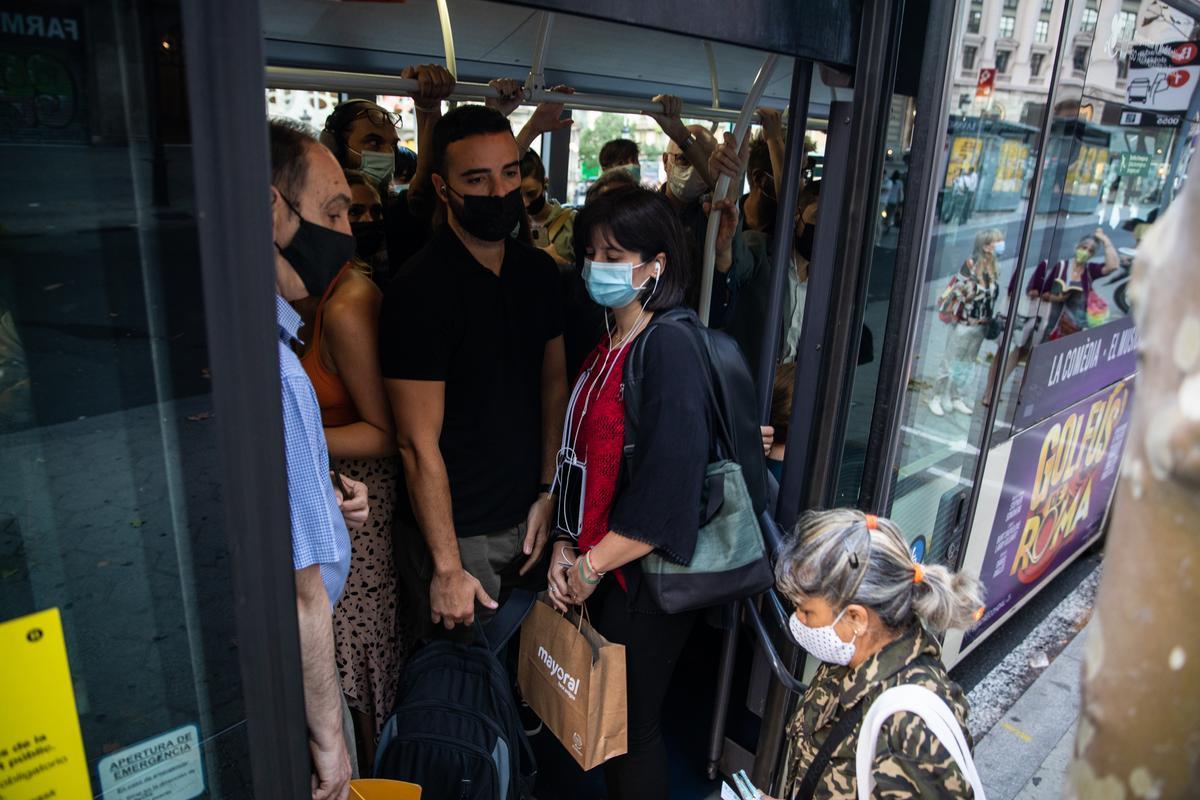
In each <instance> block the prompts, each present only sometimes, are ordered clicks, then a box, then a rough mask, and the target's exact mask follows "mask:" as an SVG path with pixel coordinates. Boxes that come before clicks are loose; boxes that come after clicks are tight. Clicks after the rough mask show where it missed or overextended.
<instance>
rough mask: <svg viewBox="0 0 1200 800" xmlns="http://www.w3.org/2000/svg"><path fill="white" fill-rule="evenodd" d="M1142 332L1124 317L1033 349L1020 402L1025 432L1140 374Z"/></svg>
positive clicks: (1019, 426)
mask: <svg viewBox="0 0 1200 800" xmlns="http://www.w3.org/2000/svg"><path fill="white" fill-rule="evenodd" d="M1137 345H1138V338H1137V331H1136V330H1135V329H1134V327H1133V319H1132V318H1130V317H1122V318H1121V319H1118V320H1114V321H1112V322H1110V323H1108V324H1106V325H1101V326H1100V327H1098V328H1089V329H1087V330H1082V331H1080V332H1079V333H1075V334H1072V335H1070V336H1066V337H1063V338H1062V339H1056V340H1055V341H1052V342H1045V343H1044V344H1039V345H1038V346H1037V347H1035V348H1033V352H1032V353H1031V354H1030V356H1029V367H1028V369H1026V371H1025V379H1024V380H1023V381H1022V383H1021V393H1020V396H1019V397H1018V398H1017V418H1016V428H1017V429H1018V430H1021V429H1023V428H1027V427H1029V426H1030V425H1033V424H1034V423H1037V422H1039V421H1041V420H1043V419H1045V418H1046V417H1048V416H1050V415H1051V414H1054V413H1056V412H1058V411H1059V410H1061V409H1064V408H1066V407H1067V406H1069V405H1071V404H1072V403H1076V402H1079V401H1080V400H1082V399H1083V398H1085V397H1088V396H1089V395H1091V394H1093V393H1094V392H1098V391H1100V390H1101V389H1103V388H1104V387H1105V386H1110V385H1112V384H1113V383H1115V382H1116V381H1119V380H1121V379H1122V378H1127V377H1129V376H1130V375H1132V374H1133V373H1134V372H1136V371H1137Z"/></svg>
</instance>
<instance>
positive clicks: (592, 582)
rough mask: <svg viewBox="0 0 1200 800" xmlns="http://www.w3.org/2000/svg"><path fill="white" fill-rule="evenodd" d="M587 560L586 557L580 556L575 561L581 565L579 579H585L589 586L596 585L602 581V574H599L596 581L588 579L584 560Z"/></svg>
mask: <svg viewBox="0 0 1200 800" xmlns="http://www.w3.org/2000/svg"><path fill="white" fill-rule="evenodd" d="M586 560H587V559H586V558H580V559H577V560H576V561H575V563H576V564H578V565H579V580H581V581H583V582H584V583H586V584H587V585H588V586H595V585H596V584H598V583H599V582H600V576H597V577H596V580H594V581H590V580H588V576H587V573H586V572H584V571H583V562H584V561H586Z"/></svg>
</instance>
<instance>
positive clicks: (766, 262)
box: [725, 194, 817, 375]
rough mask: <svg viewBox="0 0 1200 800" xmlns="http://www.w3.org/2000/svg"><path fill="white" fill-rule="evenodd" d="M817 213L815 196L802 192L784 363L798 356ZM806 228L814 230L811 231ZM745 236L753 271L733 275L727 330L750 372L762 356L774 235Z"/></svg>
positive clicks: (783, 335)
mask: <svg viewBox="0 0 1200 800" xmlns="http://www.w3.org/2000/svg"><path fill="white" fill-rule="evenodd" d="M816 217H817V203H816V198H815V197H813V196H812V195H810V194H802V195H801V196H800V200H799V205H798V206H797V208H796V216H795V218H794V219H795V223H794V225H793V226H792V231H791V240H792V248H791V257H790V259H789V261H788V266H787V291H786V294H785V295H784V307H783V324H782V326H781V328H780V331H779V360H780V361H782V362H791V361H794V360H795V359H796V353H797V349H798V347H799V344H800V325H801V323H802V322H803V320H804V303H805V300H806V298H807V296H808V268H809V263H810V260H811V258H812V249H811V248H812V241H813V240H812V236H811V233H810V232H811V229H812V227H813V225H814V224H815V223H816ZM806 233H809V235H808V236H806V235H805V234H806ZM742 239H743V241H744V242H745V245H746V248H747V249H748V251H749V252H750V254H751V258H750V259H749V260H748V262H747V263H749V264H750V265H751V269H750V270H749V271H748V273H742V274H739V275H733V276H731V278H730V279H731V280H732V281H733V282H734V284H735V291H736V293H737V298H738V301H737V304H736V305H735V306H734V308H733V311H732V313H731V314H730V315H729V322H728V323H726V325H725V330H726V332H727V333H728V334H729V335H730V336H732V337H733V338H734V340H735V341H736V342H737V343H738V346H739V347H741V348H742V354H743V355H745V356H746V363H748V364H749V365H750V369H751V373H750V374H752V375H754V374H757V370H758V365H759V363H760V362H761V361H762V347H763V326H764V325H765V321H766V318H767V314H768V312H769V311H770V302H771V269H770V263H771V261H770V259H771V245H772V239H771V237H770V236H768V234H766V233H763V232H760V231H748V232H746V233H745V234H743V235H742Z"/></svg>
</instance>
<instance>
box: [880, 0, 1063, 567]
mask: <svg viewBox="0 0 1200 800" xmlns="http://www.w3.org/2000/svg"><path fill="white" fill-rule="evenodd" d="M1064 6H1065V3H1064V2H1062V0H1059V1H1058V2H1055V3H1054V4H1053V10H1052V12H1051V14H1050V20H1051V23H1052V26H1051V27H1052V30H1053V31H1054V33H1055V34H1057V31H1058V27H1057V26H1059V25H1061V24H1062V13H1063V12H1062V9H1063V7H1064ZM1001 13H1002V9H1001V8H1000V6H999V4H986V5H984V7H983V9H982V14H983V17H982V20H980V21H979V23H978V24H974V23H972V21H971V20H970V18H969V17H968V16H966V15H960V16H959V18H958V22H957V26H958V27H957V30H956V31H955V35H954V37H953V41H954V45H953V47H952V49H951V51H950V52H951V54H952V63H951V64H950V65H949V66H950V70H949V73H948V76H949V81H950V84H951V85H950V86H949V87H948V96H949V97H950V98H951V102H950V103H949V107H948V114H947V117H946V120H945V133H944V136H945V144H944V147H943V150H942V152H941V154H940V160H939V161H938V162H937V163H936V164H935V165H934V169H935V174H936V175H937V176H938V178H937V187H936V191H937V195H936V200H935V205H934V214H935V218H934V220H933V225H932V231H931V236H930V245H929V249H928V255H927V261H926V264H925V280H924V285H923V287H922V289H921V293H920V300H919V302H920V304H921V308H922V309H923V310H922V312H921V316H920V320H919V322H918V327H917V330H916V341H915V346H914V348H913V355H912V363H911V368H910V375H909V380H908V385H907V389H906V391H905V396H904V401H903V402H904V412H903V415H902V419H901V429H900V432H899V450H898V460H897V465H896V466H897V469H896V470H895V473H894V477H893V480H894V485H893V490H892V508H891V512H890V516H891V517H892V518H893V519H895V520H896V521H897V522H898V523H899V525H900V528H901V529H902V530H904V531H908V532H910V535H912V536H918V537H920V538H921V539H922V541H921V542H919V543H918V542H914V547H916V548H917V549H919V550H921V551H923V552H924V553H925V556H924V557H925V559H926V560H927V561H931V562H932V561H943V560H949V561H953V560H954V559H955V558H956V557H957V547H958V544H959V538H960V536H961V534H962V532H963V531H962V525H963V521H964V519H965V516H966V515H965V513H964V509H966V508H967V507H968V506H967V504H968V503H969V500H970V497H971V493H972V491H973V488H974V478H973V476H974V472H975V469H976V466H977V464H978V460H979V451H980V447H981V444H982V441H983V438H984V424H983V423H984V419H985V417H986V412H987V409H986V408H985V404H986V403H987V397H988V394H987V392H988V388H989V387H988V380H989V369H990V365H991V363H992V360H993V359H994V357H995V352H996V335H997V329H998V327H999V324H1000V323H1001V322H1002V318H1001V316H1000V315H1001V314H1002V313H1003V311H1004V309H1005V306H1006V304H1007V299H1006V298H1007V297H1008V295H1009V289H1010V287H1011V286H1012V285H1014V284H1013V282H1014V280H1015V277H1014V275H1015V273H1016V272H1017V271H1018V265H1017V263H1016V261H1017V251H1018V249H1019V245H1020V240H1021V231H1022V227H1023V224H1024V220H1025V217H1026V214H1027V212H1028V211H1029V205H1030V193H1031V188H1032V183H1033V166H1034V164H1035V162H1036V159H1037V157H1038V153H1037V149H1038V132H1039V129H1040V128H1041V125H1042V121H1043V119H1044V117H1045V114H1046V107H1047V102H1048V89H1049V85H1050V83H1051V82H1052V81H1048V80H1046V79H1045V78H1044V74H1036V73H1035V70H1034V67H1033V64H1034V61H1037V62H1039V63H1038V65H1039V67H1040V62H1042V61H1043V60H1048V61H1050V63H1053V58H1054V48H1055V42H1056V41H1057V37H1056V36H1054V35H1052V36H1050V37H1049V39H1050V43H1043V42H1041V41H1039V36H1038V30H1037V22H1038V16H1037V14H1035V13H1029V14H1024V13H1018V17H1017V20H1016V21H1015V23H1014V24H1013V26H1012V28H1011V32H1010V30H1009V24H1008V22H1006V21H1003V20H1002V19H1001ZM1001 38H1003V40H1004V41H1003V47H1002V48H1000V49H997V40H998V39H1001ZM1070 40H1071V37H1070V36H1069V37H1068V41H1070ZM968 45H969V46H971V47H975V48H978V50H977V52H978V53H979V56H978V57H977V59H976V64H975V69H971V70H967V69H964V67H963V65H962V64H961V63H960V62H961V59H962V58H963V57H964V55H963V54H964V50H965V46H968ZM1034 56H1039V58H1037V59H1035V58H1034ZM1001 62H1003V63H1001ZM887 172H888V175H887V176H886V180H891V181H895V180H896V179H895V177H894V176H893V174H892V173H893V168H892V167H891V166H889V167H888V169H887ZM901 177H903V173H902V172H901ZM886 180H885V184H884V185H885V186H886V185H887V183H886ZM893 185H894V184H893ZM889 199H890V198H889ZM888 205H889V204H888V203H886V202H885V199H884V198H883V197H882V195H881V198H880V207H881V212H880V213H881V219H882V220H883V221H884V222H885V223H886V222H889V221H890V222H894V220H889V218H888V217H884V216H883V215H884V214H887V213H888ZM900 222H901V224H903V220H901V221H900ZM895 237H896V234H895V233H893V232H891V231H890V230H889V226H888V225H887V224H884V225H881V231H880V234H879V236H878V237H877V239H878V241H877V244H876V253H877V256H876V257H877V259H878V258H880V257H881V255H880V254H881V252H882V253H883V254H886V253H887V252H888V250H889V249H890V252H891V255H892V257H893V258H894V254H895V246H896V245H895V243H894V239H895Z"/></svg>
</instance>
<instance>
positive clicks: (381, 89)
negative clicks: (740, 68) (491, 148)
mask: <svg viewBox="0 0 1200 800" xmlns="http://www.w3.org/2000/svg"><path fill="white" fill-rule="evenodd" d="M266 84H267V85H268V86H270V87H272V88H276V89H305V90H315V91H323V90H328V89H329V88H330V87H331V86H332V87H337V89H339V90H340V91H343V92H351V93H361V94H392V95H408V96H410V97H412V96H416V95H418V94H419V91H420V87H419V86H418V85H417V82H416V81H415V80H409V79H406V78H404V77H397V76H395V75H378V74H367V73H360V72H343V71H339V70H324V69H307V68H303V67H276V66H270V67H267V74H266ZM499 96H500V93H499V92H497V91H496V90H495V89H493V88H492V87H491V86H488V85H487V84H486V83H468V82H465V81H458V82H457V83H456V84H455V87H454V91H453V93H452V94H451V95H450V96H449V97H448V98H446V99H448V100H465V101H468V102H480V101H482V100H485V99H487V98H489V97H490V98H498V97H499ZM558 100H559V98H556V97H554V96H553V95H552V93H551V92H547V91H526V92H525V98H524V101H523V102H522V105H536V104H538V103H543V102H547V101H550V102H557V101H558ZM563 105H564V107H565V108H572V109H580V110H586V111H613V112H616V113H623V114H661V113H662V108H661V107H660V106H657V105H655V104H654V103H650V102H648V101H647V100H645V99H640V98H636V97H623V96H619V95H607V94H583V93H578V92H577V93H576V94H574V95H572V96H571V98H570V99H569V100H567V101H565V102H564V104H563ZM679 114H680V116H681V117H687V118H689V119H705V120H718V121H721V122H733V121H735V120H736V119H737V118H738V112H736V111H733V110H727V109H723V108H713V107H711V106H702V105H692V104H689V103H684V104H683V105H682V106H681V107H680V109H679Z"/></svg>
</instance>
